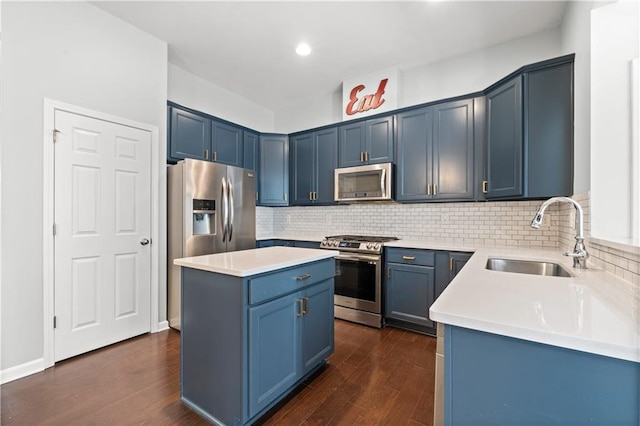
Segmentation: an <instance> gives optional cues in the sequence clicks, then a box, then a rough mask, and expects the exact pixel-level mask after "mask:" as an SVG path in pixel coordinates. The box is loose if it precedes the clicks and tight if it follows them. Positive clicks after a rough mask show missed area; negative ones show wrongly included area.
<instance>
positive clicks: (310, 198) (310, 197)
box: [309, 191, 313, 200]
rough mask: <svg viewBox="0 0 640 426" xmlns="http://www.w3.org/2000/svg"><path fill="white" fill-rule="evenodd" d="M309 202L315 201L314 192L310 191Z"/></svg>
mask: <svg viewBox="0 0 640 426" xmlns="http://www.w3.org/2000/svg"><path fill="white" fill-rule="evenodd" d="M309 200H313V192H311V191H309Z"/></svg>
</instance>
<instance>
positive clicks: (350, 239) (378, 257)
mask: <svg viewBox="0 0 640 426" xmlns="http://www.w3.org/2000/svg"><path fill="white" fill-rule="evenodd" d="M394 240H397V238H396V237H372V236H364V235H335V236H332V237H327V238H325V239H324V240H322V242H321V243H320V247H321V248H326V249H332V250H339V251H340V255H339V256H337V257H336V277H335V296H334V304H335V316H336V318H340V319H344V320H348V321H353V322H357V323H360V324H365V325H369V326H371V327H376V328H381V327H382V270H383V259H382V253H383V244H384V243H385V242H388V241H394Z"/></svg>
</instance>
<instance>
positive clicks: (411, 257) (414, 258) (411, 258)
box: [402, 256, 416, 260]
mask: <svg viewBox="0 0 640 426" xmlns="http://www.w3.org/2000/svg"><path fill="white" fill-rule="evenodd" d="M402 258H403V259H404V260H416V257H415V256H402Z"/></svg>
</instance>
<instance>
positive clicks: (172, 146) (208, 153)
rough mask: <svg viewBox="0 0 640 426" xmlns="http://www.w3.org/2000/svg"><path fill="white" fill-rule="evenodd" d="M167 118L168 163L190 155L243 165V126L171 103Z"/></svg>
mask: <svg viewBox="0 0 640 426" xmlns="http://www.w3.org/2000/svg"><path fill="white" fill-rule="evenodd" d="M168 119H169V131H168V134H169V140H168V143H167V150H168V154H169V155H168V158H167V159H168V160H169V162H176V161H178V160H182V159H185V158H192V159H196V160H205V161H215V162H218V163H223V164H229V165H231V166H238V167H242V166H243V163H244V158H243V151H244V149H243V145H244V140H243V130H242V127H240V126H236V125H234V124H233V123H228V122H224V121H222V120H218V119H216V118H214V117H211V116H209V115H207V114H204V113H198V112H197V111H192V110H189V109H188V108H181V107H179V106H177V105H172V104H169V106H168Z"/></svg>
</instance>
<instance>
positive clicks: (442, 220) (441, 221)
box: [440, 214, 449, 225]
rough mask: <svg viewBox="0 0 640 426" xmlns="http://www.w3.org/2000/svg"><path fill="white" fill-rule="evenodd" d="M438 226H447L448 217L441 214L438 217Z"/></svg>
mask: <svg viewBox="0 0 640 426" xmlns="http://www.w3.org/2000/svg"><path fill="white" fill-rule="evenodd" d="M440 224H442V225H448V224H449V215H447V214H443V215H441V216H440Z"/></svg>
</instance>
